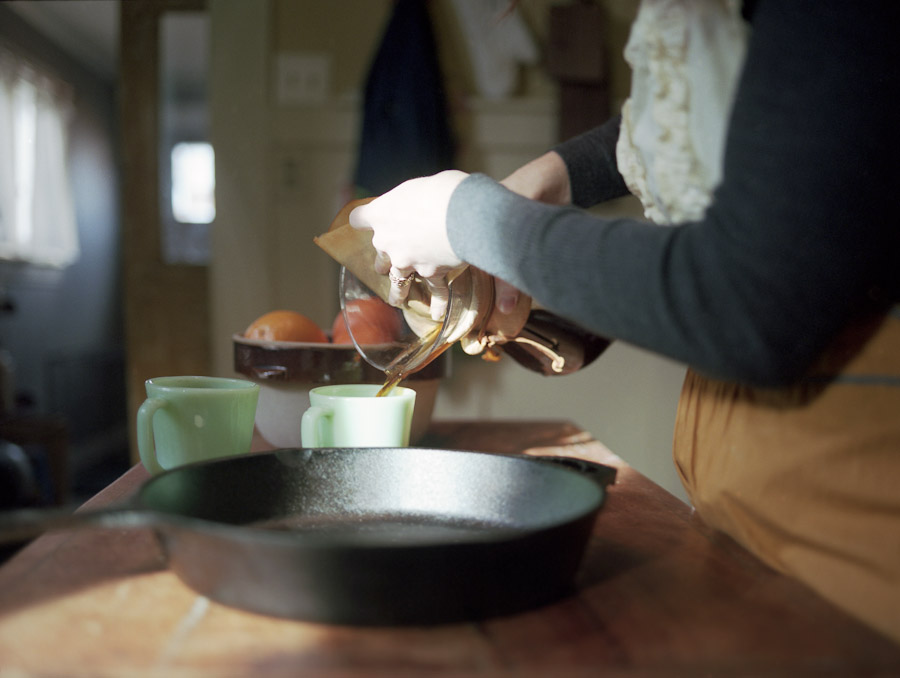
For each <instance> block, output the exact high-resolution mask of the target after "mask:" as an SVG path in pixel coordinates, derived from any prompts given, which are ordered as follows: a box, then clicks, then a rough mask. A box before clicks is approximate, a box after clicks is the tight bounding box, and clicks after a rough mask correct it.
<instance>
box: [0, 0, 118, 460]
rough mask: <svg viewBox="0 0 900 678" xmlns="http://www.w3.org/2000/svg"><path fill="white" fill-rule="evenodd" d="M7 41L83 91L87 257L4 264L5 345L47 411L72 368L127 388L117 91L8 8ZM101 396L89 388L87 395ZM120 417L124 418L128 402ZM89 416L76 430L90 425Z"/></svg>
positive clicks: (79, 166)
mask: <svg viewBox="0 0 900 678" xmlns="http://www.w3.org/2000/svg"><path fill="white" fill-rule="evenodd" d="M0 40H2V41H4V42H6V43H7V44H11V45H15V46H16V47H17V48H18V49H19V50H20V51H22V52H24V53H26V54H27V55H28V56H29V57H30V58H32V59H34V60H35V61H37V62H38V63H40V64H42V65H44V66H46V67H49V68H50V69H52V70H53V71H54V72H55V73H56V74H57V75H58V77H60V78H61V79H63V80H65V81H67V82H68V83H70V84H71V85H72V86H73V87H74V88H75V110H74V116H73V118H72V122H71V128H70V160H69V171H70V175H71V177H72V182H73V183H72V188H73V194H74V195H73V197H74V203H75V210H76V217H77V221H78V233H79V239H80V243H81V256H80V258H79V259H78V261H77V262H76V263H75V264H73V265H72V266H70V267H68V268H66V269H64V270H50V269H41V268H36V267H32V266H25V265H10V264H8V263H0V286H2V289H3V291H4V292H5V294H6V295H7V296H8V297H9V299H10V300H11V301H12V303H13V304H14V305H15V311H14V312H12V313H7V314H3V315H2V316H0V346H2V347H3V348H5V349H6V350H8V351H9V352H10V354H11V355H12V357H13V359H14V360H15V367H16V386H17V389H18V390H19V391H20V392H21V393H22V394H23V395H27V397H28V398H29V399H31V400H32V401H33V408H32V409H33V411H36V412H43V413H47V412H53V411H54V409H55V408H56V407H59V406H62V407H66V405H65V403H66V402H69V403H70V402H72V401H71V400H70V399H68V398H67V397H66V396H67V394H60V393H53V392H52V391H53V389H52V388H51V386H52V383H55V381H56V380H57V379H62V380H63V381H65V379H66V375H64V374H60V373H59V371H60V370H65V369H67V366H75V367H74V369H75V370H76V371H79V372H80V371H81V370H82V369H83V368H85V366H88V367H87V369H88V370H89V377H88V380H89V381H90V382H91V383H94V384H96V388H98V389H101V390H106V391H107V392H109V391H115V392H116V393H119V392H122V390H123V386H122V384H121V382H120V380H121V355H122V343H123V339H122V310H121V297H120V294H119V290H120V289H121V275H120V274H121V271H120V267H119V256H120V249H121V243H120V233H119V185H118V184H119V177H118V157H117V153H118V151H117V147H116V139H117V134H118V130H117V118H116V108H115V91H114V86H113V84H112V83H111V82H109V81H107V80H105V79H104V78H102V77H100V76H98V75H97V74H96V73H94V72H93V71H91V70H89V69H87V68H85V67H84V66H82V65H81V64H80V63H79V62H77V61H76V60H75V59H73V58H72V57H71V56H70V55H68V54H67V53H65V52H63V51H62V50H60V49H59V48H58V47H56V46H55V45H54V44H53V43H51V42H50V41H48V40H47V39H45V38H44V37H43V36H42V35H41V34H40V33H38V32H37V31H35V30H33V29H32V28H31V26H30V25H29V24H27V23H26V22H25V21H23V20H22V19H21V18H20V17H19V16H18V15H17V14H15V13H14V12H12V11H11V10H9V9H8V8H6V7H3V6H2V5H0ZM90 366H93V367H90ZM111 380H112V381H111ZM93 395H95V394H92V393H85V394H83V399H82V402H83V403H84V402H85V400H86V399H89V398H91V397H92V396H93ZM120 400H121V399H120ZM60 403H62V405H60ZM85 404H86V403H85ZM64 414H67V413H66V412H64ZM68 414H72V413H71V412H68ZM109 414H110V413H106V415H104V416H107V415H109ZM117 416H120V421H122V422H124V417H125V411H124V402H122V411H121V413H116V416H114V417H113V419H116V418H117ZM87 423H88V422H86V421H83V422H79V423H78V424H75V425H74V426H73V428H74V429H75V430H78V431H80V430H84V427H83V426H82V424H87ZM108 423H109V422H108V421H106V422H104V423H103V425H106V424H108ZM88 428H90V426H88ZM77 461H78V460H77V459H76V460H75V462H76V463H77Z"/></svg>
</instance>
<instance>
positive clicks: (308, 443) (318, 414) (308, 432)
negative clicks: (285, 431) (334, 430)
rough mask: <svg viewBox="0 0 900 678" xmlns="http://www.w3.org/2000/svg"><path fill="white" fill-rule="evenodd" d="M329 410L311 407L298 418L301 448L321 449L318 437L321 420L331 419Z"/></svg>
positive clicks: (319, 437)
mask: <svg viewBox="0 0 900 678" xmlns="http://www.w3.org/2000/svg"><path fill="white" fill-rule="evenodd" d="M331 414H332V413H331V410H326V409H325V408H324V407H317V406H316V405H313V406H312V407H310V408H309V409H308V410H306V412H304V413H303V416H302V417H301V418H300V444H301V445H302V446H303V447H322V443H321V440H322V438H323V436H322V435H320V432H321V430H322V427H321V424H322V421H323V419H330V418H331Z"/></svg>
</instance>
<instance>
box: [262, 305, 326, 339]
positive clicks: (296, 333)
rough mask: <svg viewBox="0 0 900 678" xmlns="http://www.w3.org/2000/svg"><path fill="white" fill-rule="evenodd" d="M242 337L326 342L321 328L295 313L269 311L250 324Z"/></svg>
mask: <svg viewBox="0 0 900 678" xmlns="http://www.w3.org/2000/svg"><path fill="white" fill-rule="evenodd" d="M244 336H245V337H247V338H249V339H263V340H265V341H307V342H317V343H318V342H327V341H328V336H327V335H326V334H325V333H324V332H323V331H322V328H321V327H319V326H318V325H317V324H316V323H315V322H313V321H312V320H310V319H309V318H307V317H306V316H305V315H302V314H300V313H297V312H296V311H269V312H268V313H266V314H264V315H261V316H260V317H258V318H257V319H256V320H254V321H253V322H252V323H250V326H249V327H248V328H247V329H246V330H245V331H244Z"/></svg>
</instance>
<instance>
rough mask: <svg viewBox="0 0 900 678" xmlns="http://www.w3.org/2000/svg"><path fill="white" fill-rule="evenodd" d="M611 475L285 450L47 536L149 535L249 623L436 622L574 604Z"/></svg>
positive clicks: (410, 452) (390, 452)
mask: <svg viewBox="0 0 900 678" xmlns="http://www.w3.org/2000/svg"><path fill="white" fill-rule="evenodd" d="M585 465H586V466H585ZM573 466H574V468H573ZM614 473H615V471H614V469H609V468H608V467H605V466H601V465H598V464H591V463H590V462H583V461H582V460H576V459H567V458H556V457H553V458H536V457H530V456H525V455H518V456H509V455H499V454H489V453H482V452H464V451H451V450H439V449H424V448H352V449H349V448H341V449H338V448H334V449H314V450H311V449H284V450H276V451H273V452H266V453H253V454H248V455H244V456H239V457H231V458H228V459H220V460H215V461H210V462H202V463H199V464H193V465H190V466H184V467H181V468H178V469H174V470H171V471H166V472H164V473H161V474H159V475H157V476H154V477H153V478H151V479H150V480H148V481H147V482H146V483H145V484H144V485H143V486H142V487H141V488H140V490H139V491H138V493H137V495H136V496H135V497H134V498H133V499H132V500H131V501H130V502H129V504H128V505H126V506H123V507H120V508H118V509H116V508H114V509H110V510H105V511H98V512H90V511H86V512H80V513H76V514H72V515H71V516H70V518H67V519H65V520H60V517H59V516H58V515H57V516H56V517H55V518H54V520H55V522H54V523H53V524H52V525H46V526H45V527H58V528H63V529H69V528H74V527H85V526H95V527H96V526H100V527H116V528H122V527H129V526H133V527H138V526H140V527H147V526H148V525H149V526H152V527H153V528H154V529H155V530H156V531H157V532H158V534H159V536H160V538H161V540H162V542H163V544H164V546H165V551H166V554H167V557H168V561H169V567H170V568H171V569H172V570H173V571H174V572H175V573H176V574H177V575H178V576H179V577H180V578H181V579H182V581H184V582H185V583H186V584H187V585H188V586H190V587H191V588H193V589H194V590H196V591H197V592H198V593H200V594H202V595H205V596H207V597H209V598H212V599H213V600H216V601H218V602H220V603H223V604H226V605H230V606H233V607H237V608H241V609H244V610H248V611H252V612H257V613H261V614H267V615H273V616H277V617H286V618H292V619H301V620H307V621H316V622H323V623H332V624H354V625H405V624H419V625H422V624H440V623H449V622H458V621H465V620H474V619H481V618H485V617H491V616H497V615H504V614H511V613H514V612H519V611H522V610H526V609H529V608H533V607H536V606H539V605H543V604H546V603H549V602H551V601H553V600H556V599H558V598H560V597H562V596H564V595H566V594H567V593H570V592H571V591H572V587H573V581H574V575H575V573H576V571H577V569H578V566H579V565H580V562H581V558H582V555H583V553H584V549H585V547H586V545H587V541H588V539H589V538H590V534H591V531H592V529H593V526H594V522H595V519H596V518H597V515H598V513H599V512H600V509H601V507H602V505H603V503H604V501H605V497H606V486H607V485H608V484H610V483H611V482H612V481H613V479H614ZM27 513H28V514H30V515H28V516H27V520H26V519H25V518H22V520H24V521H25V522H26V523H27V524H28V525H30V527H29V529H31V530H32V533H33V531H34V530H35V529H36V524H37V522H39V521H36V516H35V512H34V511H29V512H27ZM54 513H55V512H54ZM21 514H22V512H13V513H11V514H7V515H6V516H2V517H0V532H3V531H6V532H7V533H8V534H10V533H11V530H12V527H13V526H14V523H15V522H16V516H17V515H19V516H21ZM17 534H18V537H21V535H22V534H23V532H22V529H21V527H20V529H19V532H18V533H17Z"/></svg>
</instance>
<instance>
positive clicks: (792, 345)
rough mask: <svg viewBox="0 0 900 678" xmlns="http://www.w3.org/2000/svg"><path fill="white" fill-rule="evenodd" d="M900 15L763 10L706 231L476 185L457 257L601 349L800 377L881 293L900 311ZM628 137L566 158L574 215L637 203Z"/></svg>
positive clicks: (756, 375) (703, 224) (451, 217)
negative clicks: (624, 196)
mask: <svg viewBox="0 0 900 678" xmlns="http://www.w3.org/2000/svg"><path fill="white" fill-rule="evenodd" d="M898 8H900V3H892V2H877V1H872V2H862V3H847V2H845V1H843V0H792V1H786V0H759V2H757V3H756V5H755V11H754V12H753V15H752V33H751V37H750V42H749V45H748V52H747V57H746V62H745V65H744V69H743V72H742V75H741V79H740V82H739V84H738V90H737V93H736V99H735V103H734V106H733V111H732V116H731V120H730V122H729V125H728V132H727V137H726V144H725V156H724V167H723V179H722V182H721V183H720V185H719V186H718V187H717V189H716V191H715V192H714V195H713V201H712V204H711V205H710V207H709V209H708V210H707V212H706V214H705V216H704V217H703V219H702V220H700V221H697V222H692V223H687V224H683V225H680V226H677V227H665V226H656V225H653V224H649V223H645V222H641V221H637V220H631V219H625V218H622V219H602V218H598V217H595V216H592V215H590V214H588V213H587V212H585V211H584V210H581V209H578V208H576V207H570V206H567V207H559V206H550V205H544V204H540V203H536V202H533V201H529V200H526V199H525V198H522V197H521V196H518V195H516V194H514V193H512V192H510V191H508V190H507V189H505V188H504V187H502V186H500V185H499V184H498V183H496V182H495V181H493V180H491V179H489V178H488V177H486V176H483V175H478V174H475V175H472V176H470V177H468V178H467V179H466V180H465V181H463V182H462V184H460V186H459V187H458V188H457V189H456V191H455V192H454V194H453V196H452V199H451V202H450V207H449V211H448V234H449V237H450V243H451V245H452V247H453V249H454V250H455V252H456V253H457V255H458V256H460V258H462V259H463V260H464V261H467V262H469V263H471V264H473V265H475V266H477V267H479V268H481V269H483V270H485V271H487V272H489V273H491V274H493V275H496V276H498V277H499V278H502V279H504V280H506V281H508V282H510V283H512V284H513V285H515V286H516V287H518V288H519V289H521V290H523V291H524V292H526V293H528V294H530V295H531V296H533V297H534V298H535V299H536V300H538V301H539V302H540V303H541V304H543V305H544V306H546V307H548V308H550V309H553V310H555V311H556V312H558V313H560V314H561V315H564V316H566V317H568V318H570V319H572V320H574V321H575V322H577V323H579V324H581V325H582V326H584V327H586V328H588V329H590V330H592V331H595V332H597V333H599V334H601V335H604V336H607V337H610V338H616V339H622V340H624V341H628V342H630V343H633V344H636V345H639V346H643V347H645V348H648V349H650V350H653V351H656V352H658V353H661V354H663V355H667V356H669V357H672V358H674V359H677V360H680V361H683V362H685V363H687V364H689V365H691V366H692V367H694V368H695V369H698V370H699V371H701V372H704V373H706V374H709V375H711V376H716V377H719V378H724V379H730V380H738V381H743V382H747V383H751V384H757V385H780V384H784V383H787V382H789V381H791V380H794V379H796V378H797V377H799V376H801V375H802V374H803V372H804V371H805V370H807V369H808V367H809V366H810V364H811V363H812V361H813V360H814V359H815V358H816V357H817V356H818V355H819V353H820V352H821V350H822V349H823V348H824V347H825V346H826V345H827V343H828V342H829V341H830V340H831V339H832V338H833V337H834V336H835V334H836V333H837V332H838V331H839V330H840V329H841V328H842V327H843V326H844V325H846V323H847V322H848V321H849V319H850V318H851V317H852V316H853V314H854V313H855V312H857V311H858V310H859V309H860V307H861V306H863V305H864V304H867V303H870V302H871V300H872V298H873V296H875V297H878V298H880V299H881V300H883V301H884V303H890V302H896V301H898V300H900V282H898V281H900V238H898V234H900V224H898V220H900V216H898V212H900V209H898V208H900V197H898V196H900V190H898V189H900V165H898V163H900V160H898V148H897V139H898V132H897V126H898V125H900V121H898V120H897V116H896V115H895V111H896V108H895V103H894V102H895V101H896V100H897V94H898V88H897V79H898V78H897V70H898V69H897V65H898V64H900V59H898V58H897V57H898V49H897V46H896V45H897V44H898V43H900V41H898V40H897V39H896V36H895V35H893V33H894V32H895V30H896V27H897V26H898V25H900V24H898V21H897V18H898V11H900V9H898ZM617 131H618V127H617V123H616V121H611V122H610V123H609V124H608V125H605V126H604V127H602V128H598V129H597V130H594V131H592V132H590V133H588V134H586V135H583V136H582V137H581V138H579V139H576V140H572V141H571V142H568V143H564V144H562V145H560V146H559V147H558V148H557V150H558V152H559V153H560V155H561V156H562V157H563V159H564V160H565V162H566V165H567V167H568V169H569V175H570V179H571V183H572V191H573V202H574V203H575V204H576V205H578V206H581V207H586V206H589V205H591V204H594V203H596V202H598V201H602V200H605V199H609V198H611V197H614V196H616V195H620V194H621V193H622V192H623V191H624V190H625V189H624V184H623V182H622V179H621V177H620V176H619V175H618V173H617V171H616V169H615V153H614V144H615V139H616V137H617Z"/></svg>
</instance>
